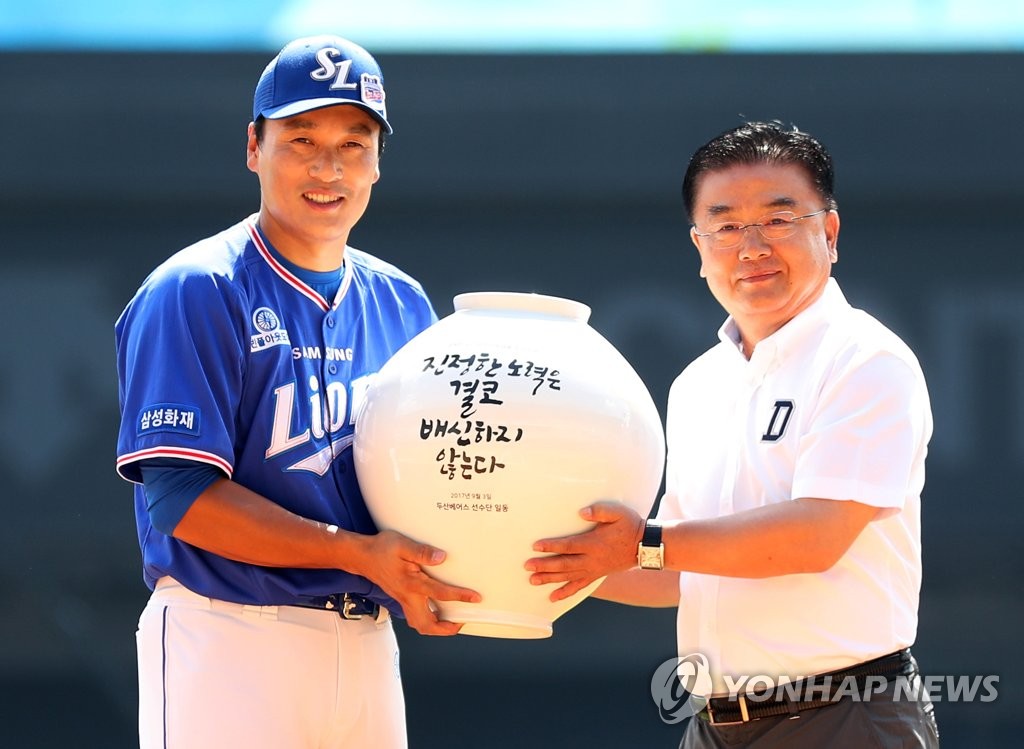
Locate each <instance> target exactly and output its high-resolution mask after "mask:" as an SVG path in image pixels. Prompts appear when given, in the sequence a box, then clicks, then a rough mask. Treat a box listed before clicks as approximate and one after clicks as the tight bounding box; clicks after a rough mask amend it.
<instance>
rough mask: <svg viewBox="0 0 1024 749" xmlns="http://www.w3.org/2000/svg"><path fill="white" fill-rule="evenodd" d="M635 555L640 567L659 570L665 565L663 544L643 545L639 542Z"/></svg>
mask: <svg viewBox="0 0 1024 749" xmlns="http://www.w3.org/2000/svg"><path fill="white" fill-rule="evenodd" d="M637 557H638V558H637V561H638V562H639V563H640V568H641V569H645V570H660V569H664V567H665V547H664V545H661V544H659V545H658V546H644V545H643V544H641V545H640V549H639V554H638V555H637Z"/></svg>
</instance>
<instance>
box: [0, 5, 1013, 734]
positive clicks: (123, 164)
mask: <svg viewBox="0 0 1024 749" xmlns="http://www.w3.org/2000/svg"><path fill="white" fill-rule="evenodd" d="M322 31H328V32H332V33H339V34H341V35H344V36H348V37H350V38H352V39H354V40H356V41H358V42H360V43H361V44H363V45H364V46H366V47H368V48H369V49H370V50H371V51H372V52H373V53H374V54H375V55H376V56H377V58H378V60H379V61H380V62H381V64H382V66H383V68H384V72H385V78H386V82H387V91H388V97H389V100H388V103H389V110H390V111H389V114H390V115H391V118H392V120H393V122H394V124H395V131H396V132H395V135H394V136H393V138H391V139H390V141H389V143H388V148H387V152H386V153H385V156H384V161H383V165H382V171H383V178H382V180H381V182H380V183H379V184H378V186H377V188H376V192H375V196H374V200H373V202H372V203H371V206H370V210H369V212H368V214H367V216H366V217H365V218H364V220H363V222H362V223H361V224H360V225H359V226H358V227H357V230H356V232H355V235H354V237H353V244H355V245H356V246H360V247H363V248H365V249H367V250H369V251H371V252H374V253H376V254H379V255H382V256H383V257H385V258H388V259H390V260H393V261H394V262H396V263H397V264H398V265H400V266H401V267H403V268H404V269H406V270H407V271H409V272H410V273H412V274H413V275H415V276H416V277H418V278H419V279H421V280H422V281H423V283H424V285H425V286H426V287H427V289H428V291H429V292H430V293H431V295H432V297H433V298H434V300H435V304H436V306H437V308H438V311H439V314H441V315H445V314H448V313H449V312H450V311H451V298H452V296H454V295H455V294H456V293H460V292H463V291H474V290H514V291H537V292H541V293H547V294H555V295H559V296H566V297H570V298H574V299H578V300H580V301H583V302H585V303H586V304H588V305H590V306H591V307H592V308H593V315H592V319H591V323H592V325H593V326H594V327H595V328H596V329H598V330H599V331H600V332H601V333H603V334H604V335H605V336H606V337H607V338H608V339H609V340H610V341H611V342H612V343H614V344H615V345H616V346H617V347H618V348H619V349H620V350H621V351H622V352H623V353H624V354H625V355H626V357H627V358H629V359H630V361H632V362H633V364H634V366H635V367H636V368H637V370H638V371H639V372H640V374H641V375H642V376H643V377H644V379H645V381H646V382H647V384H648V386H649V387H650V389H651V392H652V394H653V396H654V398H655V401H656V402H657V403H658V404H659V407H660V408H661V409H662V411H663V412H664V405H665V399H666V397H667V393H668V386H669V384H670V382H671V380H672V378H673V377H674V376H675V374H676V373H677V372H678V371H679V370H680V369H681V368H682V366H684V365H685V364H686V363H687V362H688V361H689V360H690V359H691V358H693V357H694V356H695V355H697V354H698V353H699V352H701V351H702V350H704V349H705V348H706V347H707V346H709V345H711V344H712V343H713V341H714V335H715V330H716V329H717V327H718V325H719V323H720V321H721V318H722V313H721V312H720V310H719V309H718V307H717V306H716V305H715V303H714V301H713V300H711V298H710V295H709V294H708V293H707V290H706V287H705V286H704V285H703V283H702V282H701V280H700V279H699V278H698V277H697V262H696V255H695V253H694V251H693V250H692V249H691V247H690V245H689V242H688V240H687V238H686V230H687V227H686V225H685V223H684V220H683V218H682V215H681V209H680V206H679V199H678V194H679V193H678V191H679V182H680V179H681V176H682V172H683V169H684V167H685V161H686V159H687V158H688V156H689V154H690V153H691V152H692V150H693V149H694V148H695V147H696V146H698V145H700V144H701V143H703V142H704V141H706V140H707V139H708V138H710V137H711V136H713V135H715V134H717V133H718V132H720V131H722V130H724V129H726V128H728V127H731V126H732V125H734V124H736V123H738V122H739V121H741V120H743V119H779V120H782V121H784V122H787V123H793V124H796V125H798V126H799V127H800V128H801V129H804V130H807V131H809V132H811V133H813V134H815V135H817V136H819V137H820V138H821V139H822V140H823V141H824V142H825V143H826V144H827V145H828V146H829V147H830V148H831V150H832V152H833V155H834V156H835V158H836V162H837V169H838V185H837V188H838V198H839V203H840V212H841V214H842V217H843V231H842V235H841V241H840V245H839V247H840V263H839V265H838V266H837V267H836V276H837V277H838V278H839V280H840V282H841V283H842V284H843V287H844V289H845V291H846V293H847V295H848V297H849V298H850V299H851V301H852V302H853V303H854V304H856V305H858V306H864V307H866V308H867V309H869V310H871V311H872V312H874V313H875V314H876V315H877V316H879V317H880V318H881V319H882V320H883V321H885V322H887V323H888V324H889V325H890V326H891V327H893V328H894V329H895V330H896V331H897V332H899V333H900V334H901V335H902V336H903V337H904V338H905V339H906V340H907V341H908V342H909V343H910V344H911V346H912V347H913V348H914V349H915V350H916V351H917V353H918V355H919V357H920V359H921V361H922V365H923V367H924V370H925V373H926V375H927V376H928V378H929V382H930V386H931V390H932V398H933V407H934V411H935V417H936V435H935V438H934V440H933V443H932V453H931V459H930V464H929V479H928V484H927V486H926V489H925V495H924V502H923V508H924V509H923V513H924V518H923V520H924V523H923V524H924V546H925V549H924V560H925V581H924V587H923V590H922V595H921V627H920V634H919V639H918V643H917V645H916V646H915V650H916V651H917V654H918V657H919V660H920V661H921V663H922V666H923V668H924V670H925V672H926V673H929V674H950V675H960V674H962V675H990V674H996V675H999V676H1000V681H999V685H998V687H999V696H998V699H997V700H995V701H994V702H991V703H986V704H982V703H972V704H964V703H948V702H941V703H939V704H937V706H936V709H937V714H938V717H939V722H940V728H941V729H942V731H943V735H944V741H945V744H946V745H947V746H971V747H1010V746H1017V744H1018V741H1017V740H1016V736H1017V733H1018V731H1017V730H1016V724H1017V722H1018V719H1019V715H1020V711H1021V706H1022V704H1024V689H1022V688H1021V686H1020V684H1019V682H1018V681H1017V680H1016V679H1015V678H1014V677H1015V676H1017V675H1018V674H1019V673H1020V672H1021V666H1022V661H1024V657H1022V652H1021V647H1020V645H1019V641H1018V639H1017V637H1018V633H1019V631H1020V625H1021V622H1022V620H1024V616H1022V614H1024V603H1022V601H1021V597H1020V595H1019V593H1016V594H1015V593H1013V592H1012V591H1013V590H1015V589H1016V583H1014V582H1013V581H1014V580H1019V579H1020V576H1021V573H1022V571H1024V570H1022V567H1024V562H1022V559H1024V557H1022V555H1021V553H1020V535H1021V529H1022V525H1024V524H1022V518H1024V509H1022V505H1024V503H1022V501H1021V499H1022V497H1021V490H1020V486H1021V484H1022V479H1024V470H1022V465H1024V426H1022V425H1024V336H1022V333H1021V331H1022V330H1024V282H1022V280H1021V272H1022V271H1024V262H1022V261H1021V257H1020V251H1019V245H1020V241H1021V239H1020V229H1019V225H1018V224H1019V217H1020V211H1021V208H1020V206H1021V204H1022V198H1024V183H1022V181H1021V179H1020V170H1021V167H1022V165H1024V145H1022V136H1021V123H1022V122H1024V100H1022V96H1021V87H1020V81H1021V80H1022V78H1024V56H1022V54H1021V52H1022V50H1024V6H1022V5H1021V4H1020V3H1019V2H1016V1H1014V0H1005V1H1003V2H999V1H997V0H987V1H984V0H879V1H874V0H865V1H864V2H836V3H831V4H822V3H820V2H804V1H797V0H780V1H779V2H775V3H772V4H770V5H766V4H764V3H760V2H756V1H755V0H734V2H731V3H728V4H713V3H698V2H692V1H689V0H685V1H682V2H674V1H672V0H632V2H630V3H619V2H607V1H603V0H591V2H586V3H584V2H579V1H575V2H574V1H569V0H561V1H560V0H544V1H543V2H540V1H536V2H534V1H529V0H522V1H520V2H492V3H476V2H470V1H469V0H462V1H458V2H457V1H455V0H447V1H441V0H438V1H437V2H416V1H415V0H404V1H394V2H390V3H387V4H386V5H384V6H381V5H371V4H365V3H349V2H343V1H342V0H306V1H305V2H299V1H294V2H271V1H270V0H249V1H248V2H244V3H243V2H241V0H221V1H220V2H217V3H208V2H205V0H178V1H177V2H170V1H169V0H162V1H153V2H141V1H140V2H131V3H128V2H119V1H115V0H89V1H88V2H86V0H81V1H79V2H75V1H73V0H69V1H66V2H60V1H59V0H36V2H34V3H32V4H23V3H20V2H18V3H15V2H13V1H12V0H0V101H2V102H3V103H4V105H5V106H4V111H3V114H2V116H0V136H2V137H0V142H2V143H3V144H4V146H5V150H4V155H3V159H2V160H0V228H2V234H0V236H2V241H0V254H2V257H3V261H4V263H3V264H4V271H3V272H2V273H0V300H2V301H0V304H2V309H3V312H4V315H3V318H4V319H6V320H7V321H8V322H7V325H8V328H7V329H8V334H7V335H6V340H7V344H6V346H5V352H4V354H3V357H2V359H0V414H2V416H3V418H4V422H5V423H6V424H7V426H6V427H5V428H4V429H3V430H0V445H2V449H0V469H2V475H3V477H4V479H3V482H2V483H3V489H2V492H0V496H2V503H3V510H4V516H5V518H4V522H3V523H2V524H0V555H2V556H0V561H2V564H0V600H2V601H3V604H2V605H3V608H4V610H5V611H6V612H7V613H6V615H5V616H3V617H2V618H0V716H2V717H0V743H2V744H3V745H4V746H10V747H43V748H45V747H59V746H66V745H71V744H73V745H75V746H78V747H80V749H91V748H93V747H96V748H101V747H102V748H103V749H120V748H122V747H123V748H127V747H130V746H133V745H135V744H136V743H137V742H136V738H135V700H136V685H135V666H134V637H133V633H134V629H135V624H136V621H137V617H138V613H139V611H140V610H141V608H142V606H143V604H144V602H145V599H146V596H147V590H146V589H145V587H144V585H143V583H142V580H141V575H140V572H139V564H138V557H139V555H138V550H137V547H136V542H135V532H134V524H133V517H132V508H131V491H130V488H129V487H128V485H127V484H125V483H123V482H121V481H120V480H119V479H118V478H117V477H116V476H115V474H114V470H113V458H114V440H115V434H116V427H117V418H118V417H117V389H116V378H115V372H114V362H113V331H112V326H113V321H114V319H115V318H116V316H117V314H118V313H119V312H120V310H121V308H122V307H123V305H124V304H125V302H126V301H127V300H128V298H129V297H130V295H131V294H132V292H133V291H134V290H135V288H136V287H137V286H138V284H139V283H140V282H141V280H142V279H143V277H144V276H145V275H146V273H147V272H148V271H149V270H150V269H151V268H152V267H153V266H154V265H156V264H157V263H158V262H159V261H160V260H161V259H163V258H164V257H165V256H167V255H168V254H170V253H171V252H172V251H174V250H175V249H177V248H179V247H181V246H183V245H185V244H187V243H190V242H192V241H194V240H195V239H198V238H200V237H202V236H205V235H207V234H209V233H212V232H214V231H216V230H218V229H220V228H222V227H223V226H225V225H227V224H228V223H231V222H233V221H235V220H238V219H239V218H241V217H243V216H245V215H247V214H248V213H250V212H252V211H254V210H255V209H256V207H257V201H258V190H257V185H256V180H255V177H254V176H253V175H251V174H250V173H249V172H247V171H246V169H245V167H244V143H245V141H244V134H245V126H246V124H247V122H248V119H249V113H250V112H251V95H252V89H253V87H254V85H255V81H256V78H257V77H258V74H259V72H260V71H261V70H262V68H263V66H264V64H265V63H266V62H267V60H269V58H270V57H271V56H272V55H273V54H274V53H275V52H276V50H277V49H278V48H279V47H280V46H281V44H282V43H283V42H284V41H286V40H287V39H289V38H291V37H293V36H298V35H301V34H306V33H313V32H322ZM750 615H751V616H752V617H756V616H757V612H756V611H751V612H750ZM673 626H674V624H673V612H670V611H653V612H652V611H640V610H630V609H625V608H621V607H616V606H612V605H609V604H603V603H601V602H592V601H588V602H586V603H584V604H583V605H581V606H580V607H579V608H577V609H575V610H574V611H572V612H570V613H569V614H568V615H566V616H565V617H564V618H563V619H562V620H560V621H559V622H557V623H556V629H555V636H554V637H553V638H551V639H550V640H546V641H525V642H515V641H501V640H486V639H479V638H469V637H460V638H455V639H452V640H445V641H441V640H431V639H425V638H420V637H418V636H416V635H415V634H414V633H412V632H411V631H409V630H407V629H404V628H403V627H402V626H399V634H400V637H401V639H402V642H403V670H404V678H405V681H406V687H407V702H408V710H409V721H410V738H411V742H412V746H414V747H417V748H429V747H442V746H444V747H488V748H489V749H503V748H504V747H521V746H533V747H538V749H540V748H543V747H576V746H580V747H582V746H618V745H643V746H649V747H673V746H675V745H676V742H677V740H678V732H679V731H678V727H676V726H667V725H664V724H662V723H661V722H660V720H659V718H658V713H657V710H656V708H655V706H654V704H653V703H652V702H651V700H650V697H649V683H650V678H651V676H652V675H653V673H654V670H655V668H656V667H657V665H658V664H660V663H661V662H662V661H663V660H664V659H666V658H668V657H671V656H672V655H674V643H673V637H674V629H673Z"/></svg>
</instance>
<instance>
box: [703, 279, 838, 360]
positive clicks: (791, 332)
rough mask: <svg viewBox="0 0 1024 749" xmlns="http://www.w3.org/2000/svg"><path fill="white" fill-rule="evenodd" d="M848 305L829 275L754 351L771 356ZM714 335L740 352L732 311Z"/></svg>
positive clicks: (738, 333)
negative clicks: (811, 298)
mask: <svg viewBox="0 0 1024 749" xmlns="http://www.w3.org/2000/svg"><path fill="white" fill-rule="evenodd" d="M849 306H850V305H849V302H847V301H846V297H845V296H844V295H843V292H842V290H841V289H840V288H839V284H838V283H837V282H836V280H835V279H834V278H832V277H829V279H828V281H827V282H826V283H825V290H824V291H823V292H822V294H821V296H820V297H818V299H817V300H815V302H814V304H812V305H811V306H810V307H808V308H807V309H805V310H804V311H802V312H801V313H800V314H798V315H797V316H796V317H794V318H793V319H792V320H790V321H789V322H788V323H786V324H785V325H783V326H782V327H781V328H779V329H778V330H776V331H775V332H774V333H772V334H771V335H770V336H768V337H767V338H765V339H764V340H762V341H761V342H760V343H758V344H757V347H756V349H755V350H754V353H755V355H756V356H757V358H759V359H760V358H761V357H762V356H763V355H767V356H768V357H770V358H775V355H776V354H777V353H782V352H785V351H786V350H787V349H790V348H793V347H794V346H798V345H799V343H800V341H801V340H803V339H804V338H805V337H806V336H807V335H808V334H809V333H810V332H811V331H813V330H815V329H817V328H819V327H821V326H823V325H824V324H825V323H826V322H827V321H828V320H829V318H831V317H832V315H833V313H835V312H836V311H837V310H839V309H842V308H847V307H849ZM718 338H719V339H720V340H721V341H722V342H723V343H726V344H729V345H730V346H732V347H733V348H734V349H735V350H736V352H737V353H738V354H739V355H740V356H743V351H742V348H741V345H740V330H739V327H738V326H737V325H736V321H735V320H734V319H733V317H732V315H730V316H729V317H728V318H727V319H726V321H725V322H724V323H723V324H722V327H721V328H719V329H718ZM744 358H745V357H744ZM753 359H754V357H753V356H752V357H751V361H753Z"/></svg>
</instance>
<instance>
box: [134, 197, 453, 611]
mask: <svg viewBox="0 0 1024 749" xmlns="http://www.w3.org/2000/svg"><path fill="white" fill-rule="evenodd" d="M344 264H345V265H344V273H343V276H342V283H341V287H340V289H339V290H338V293H337V295H336V296H335V299H334V303H333V304H329V303H328V302H326V301H325V300H324V298H323V297H322V296H320V295H319V294H317V293H316V292H315V291H313V289H311V288H310V287H309V286H307V285H306V284H304V283H303V282H302V281H301V280H299V279H298V278H297V277H296V276H295V275H294V274H292V273H291V272H289V271H288V269H287V268H285V267H284V265H282V264H281V263H280V262H279V261H278V260H277V258H275V256H274V253H273V252H271V250H270V249H269V247H268V245H267V241H266V239H265V238H264V237H263V236H262V234H261V233H260V232H259V230H258V228H257V227H256V222H255V217H250V218H249V219H247V220H246V221H244V222H242V223H240V224H237V225H235V226H233V227H231V228H230V229H228V230H226V231H224V232H222V233H221V234H218V235H216V236H214V237H210V238H208V239H206V240H203V241H201V242H199V243H197V244H195V245H193V246H191V247H188V248H186V249H184V250H182V251H181V252H179V253H177V254H176V255H174V256H172V257H171V258H170V259H168V260H167V261H166V262H164V263H163V264H162V265H160V266H159V267H158V268H157V269H156V270H155V271H153V273H152V274H150V276H149V277H148V278H147V279H146V281H145V282H144V283H143V285H142V287H141V288H140V289H139V291H138V292H137V293H136V295H135V297H134V298H133V299H132V301H131V302H130V303H129V304H128V306H127V307H126V308H125V310H124V312H123V313H122V314H121V316H120V318H119V319H118V321H117V325H116V328H115V332H116V338H117V366H118V377H119V384H120V392H119V398H120V404H121V428H120V433H119V435H118V443H117V470H118V472H119V473H120V475H121V476H122V477H124V478H125V479H127V480H129V481H133V482H135V483H136V486H135V514H136V523H137V526H138V533H139V544H140V547H141V549H142V554H143V564H144V576H145V579H146V582H147V584H148V585H149V586H150V587H153V586H154V584H155V582H156V580H157V579H159V578H160V577H162V576H164V575H170V576H172V577H174V578H175V579H177V580H178V581H179V582H181V583H182V584H184V585H185V586H186V587H188V588H190V589H191V590H193V591H195V592H197V593H200V594H202V595H205V596H209V597H211V598H219V599H222V600H228V601H234V602H238V603H247V604H259V605H275V604H276V605H282V604H290V603H302V602H307V601H308V600H309V599H311V598H316V597H320V596H325V595H330V594H332V593H341V592H349V593H358V594H361V595H364V596H367V597H368V598H371V599H373V600H374V601H376V602H378V603H380V604H382V605H384V606H387V607H388V608H389V609H390V610H391V611H393V612H400V611H401V609H400V607H399V606H398V605H397V604H396V603H395V602H394V601H392V600H391V599H390V598H389V597H388V596H387V595H386V594H385V593H384V592H383V591H382V590H381V589H380V588H379V587H377V586H376V585H374V584H372V583H371V582H369V581H368V580H366V579H365V578H363V577H359V576H357V575H352V574H350V573H347V572H343V571H341V570H330V569H289V568H284V569H280V568H270V567H261V566H255V565H250V564H244V563H242V562H235V561H231V560H228V559H225V558H223V557H221V556H218V555H216V554H212V553H210V552H207V551H203V550H202V549H198V548H196V547H194V546H191V545H189V544H186V543H184V542H181V541H178V540H176V539H175V538H173V537H172V536H167V535H165V534H163V533H161V532H160V531H158V530H156V529H155V528H153V526H152V525H151V523H150V518H149V514H148V512H147V509H146V498H145V495H144V489H143V486H142V485H141V481H142V477H141V473H140V470H139V461H142V460H146V459H148V458H184V459H187V460H192V461H196V462H198V463H204V464H208V465H211V466H216V467H217V468H219V469H220V470H221V471H223V472H224V474H225V475H226V476H227V477H229V478H231V479H233V480H234V481H236V482H237V483H239V484H241V485H243V486H245V487H247V488H249V489H251V490H253V491H255V492H257V493H258V494H261V495H262V496H264V497H266V498H268V499H270V500H272V501H273V502H275V503H277V504H279V505H281V506H282V507H284V508H286V509H288V510H290V511H292V512H294V513H296V514H298V515H301V516H303V517H307V518H311V519H313V520H318V521H321V522H324V523H330V524H334V525H337V526H338V527H339V528H344V529H346V530H350V531H355V532H357V533H375V532H376V530H377V529H376V527H375V526H374V524H373V521H372V520H371V518H370V516H369V513H368V512H367V509H366V505H365V503H364V501H363V497H362V494H361V493H360V491H359V486H358V484H357V482H356V473H355V468H354V466H353V464H352V438H353V429H354V424H355V415H356V410H357V408H358V405H359V403H360V399H361V396H362V394H363V393H364V392H365V388H366V385H367V383H368V380H369V378H370V376H372V375H373V374H374V373H375V372H377V371H378V370H379V369H380V367H381V366H382V365H383V364H384V362H386V361H387V360H388V359H389V358H390V357H391V355H392V354H393V353H394V352H395V351H397V350H398V349H399V348H400V347H401V346H402V345H403V344H404V343H405V342H406V341H408V340H409V339H410V338H412V337H413V336H414V335H416V334H417V333H419V332H420V331H421V330H423V329H424V328H426V327H428V326H429V325H431V324H432V323H434V322H435V321H436V320H437V317H436V315H435V313H434V310H433V308H432V307H431V305H430V301H429V300H428V299H427V296H426V294H425V293H424V291H423V289H422V287H421V286H420V285H419V283H417V282H416V281H415V280H413V279H412V278H410V277H409V276H407V275H405V274H404V273H402V272H401V271H399V270H398V269H397V268H395V267H394V266H392V265H390V264H388V263H385V262H383V261H381V260H379V259H377V258H374V257H373V256H371V255H368V254H366V253H363V252H360V251H358V250H355V249H353V248H351V247H348V248H346V249H345V258H344Z"/></svg>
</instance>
